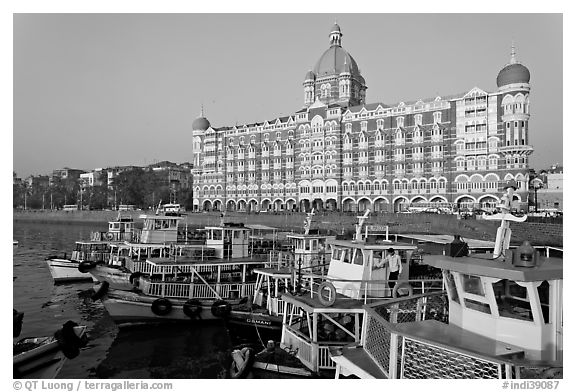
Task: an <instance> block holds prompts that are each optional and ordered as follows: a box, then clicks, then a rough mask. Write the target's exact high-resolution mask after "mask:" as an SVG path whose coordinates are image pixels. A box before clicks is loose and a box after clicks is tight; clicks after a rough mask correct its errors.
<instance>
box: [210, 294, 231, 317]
mask: <svg viewBox="0 0 576 392" xmlns="http://www.w3.org/2000/svg"><path fill="white" fill-rule="evenodd" d="M210 310H211V311H212V314H213V315H214V316H215V317H219V318H225V317H228V315H229V314H230V311H231V310H232V306H231V305H230V304H229V303H228V302H226V301H224V300H223V299H219V300H218V301H215V302H214V303H213V304H212V308H211V309H210Z"/></svg>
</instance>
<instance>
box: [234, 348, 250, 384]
mask: <svg viewBox="0 0 576 392" xmlns="http://www.w3.org/2000/svg"><path fill="white" fill-rule="evenodd" d="M253 364H254V350H253V349H252V348H250V347H244V348H243V349H241V350H234V351H232V363H231V364H230V377H231V378H244V377H246V376H247V375H248V372H249V371H250V369H252V365H253Z"/></svg>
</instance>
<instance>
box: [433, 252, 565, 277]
mask: <svg viewBox="0 0 576 392" xmlns="http://www.w3.org/2000/svg"><path fill="white" fill-rule="evenodd" d="M422 262H423V263H424V264H428V265H431V266H432V267H436V268H441V269H446V270H450V271H456V272H460V273H463V274H468V275H477V276H488V277H491V278H500V279H509V280H513V281H516V282H535V281H539V280H558V279H562V264H563V263H562V259H558V258H553V257H540V258H539V262H538V265H537V266H536V267H532V268H527V267H516V266H513V265H511V264H508V263H505V262H504V261H502V260H493V259H492V254H491V253H487V254H481V255H477V254H475V255H472V256H466V257H449V256H442V255H438V256H423V258H422Z"/></svg>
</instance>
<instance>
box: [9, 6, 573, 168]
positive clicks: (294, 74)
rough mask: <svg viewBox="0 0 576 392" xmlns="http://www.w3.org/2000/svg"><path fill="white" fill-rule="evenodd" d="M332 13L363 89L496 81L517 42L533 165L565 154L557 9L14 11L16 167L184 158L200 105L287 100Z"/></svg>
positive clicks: (415, 91) (429, 92) (394, 90)
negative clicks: (526, 77)
mask: <svg viewBox="0 0 576 392" xmlns="http://www.w3.org/2000/svg"><path fill="white" fill-rule="evenodd" d="M335 21H337V22H338V24H339V25H340V27H341V29H342V33H343V38H342V46H343V47H344V49H346V50H347V51H348V52H349V53H350V54H351V55H352V56H353V57H354V59H355V60H356V62H357V63H358V66H359V68H360V70H361V73H362V75H363V76H364V78H365V80H366V84H367V86H368V90H367V102H368V103H373V102H382V103H385V104H395V103H398V102H401V101H413V100H417V99H425V98H433V97H435V96H437V95H441V96H443V95H453V94H458V93H465V92H467V91H469V90H471V89H472V88H474V87H479V88H481V89H483V90H485V91H488V92H493V91H496V90H497V87H496V76H497V75H498V72H499V71H500V69H501V68H502V67H504V66H505V65H506V64H507V62H508V61H509V59H510V47H511V44H512V42H514V44H515V46H516V53H517V59H518V61H519V62H521V63H522V64H524V65H525V66H526V67H528V69H529V70H530V73H531V81H530V82H531V87H532V91H531V96H530V103H531V118H530V125H529V127H530V128H529V139H530V141H531V144H532V145H533V146H534V153H533V154H532V155H531V157H530V165H531V167H533V168H536V169H543V168H546V167H549V166H550V165H551V164H554V163H557V162H558V163H562V160H563V151H562V147H563V122H562V120H563V80H562V78H563V52H562V48H563V16H562V14H386V13H373V14H338V13H332V14H328V13H326V14H322V13H319V14H283V13H278V14H251V13H245V14H88V13H87V14H58V13H54V14H24V13H16V14H14V16H13V135H12V136H13V170H14V171H15V172H16V173H17V175H18V176H19V177H26V176H28V175H31V174H33V175H37V174H49V173H51V172H52V170H53V169H57V168H62V167H71V168H78V169H83V170H92V169H94V168H101V167H108V166H115V165H147V164H150V163H154V162H157V161H163V160H169V161H172V162H177V163H180V162H187V161H191V160H192V132H191V124H192V122H193V121H194V119H195V118H197V117H198V116H199V114H200V111H201V107H202V106H203V108H204V114H205V116H206V117H207V118H208V120H209V121H210V122H211V124H212V125H213V126H215V127H220V126H232V125H235V124H243V123H250V122H260V121H264V120H272V119H275V118H277V117H278V116H284V115H290V114H293V113H294V112H295V111H297V110H299V109H301V108H302V106H303V99H304V94H303V88H302V82H303V81H304V76H305V74H306V72H307V71H308V70H310V69H311V68H313V67H314V64H315V63H316V61H317V60H318V59H319V57H320V56H321V55H322V53H323V52H324V51H325V50H326V49H327V48H328V47H329V41H328V34H329V32H330V30H331V27H332V25H333V23H334V22H335Z"/></svg>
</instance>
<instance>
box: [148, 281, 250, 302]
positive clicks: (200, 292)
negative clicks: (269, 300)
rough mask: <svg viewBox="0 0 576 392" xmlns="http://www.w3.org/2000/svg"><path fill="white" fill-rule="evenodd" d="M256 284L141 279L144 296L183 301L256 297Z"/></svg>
mask: <svg viewBox="0 0 576 392" xmlns="http://www.w3.org/2000/svg"><path fill="white" fill-rule="evenodd" d="M255 287H256V283H252V282H233V283H208V284H207V283H204V282H193V281H182V282H154V281H151V280H150V279H148V278H140V282H139V288H140V290H142V292H143V293H144V294H147V295H152V296H158V297H168V298H182V299H192V298H196V299H226V298H231V299H232V298H242V297H246V296H249V295H254V289H255Z"/></svg>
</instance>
